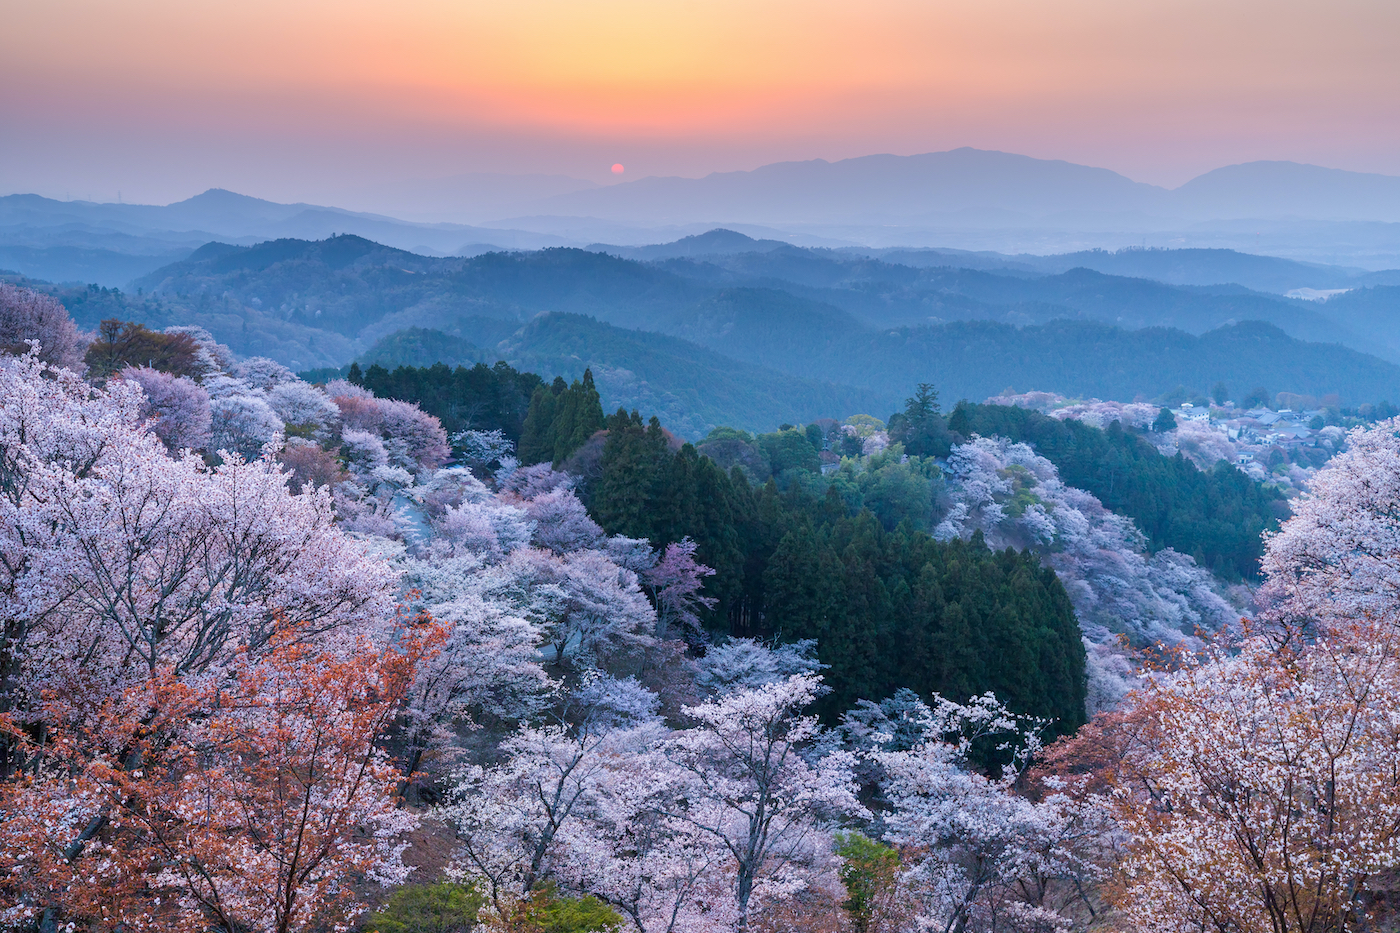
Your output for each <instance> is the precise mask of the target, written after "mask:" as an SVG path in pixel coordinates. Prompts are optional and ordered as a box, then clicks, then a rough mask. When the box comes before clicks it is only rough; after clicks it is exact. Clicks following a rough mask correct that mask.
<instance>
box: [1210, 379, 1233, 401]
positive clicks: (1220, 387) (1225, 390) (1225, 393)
mask: <svg viewBox="0 0 1400 933" xmlns="http://www.w3.org/2000/svg"><path fill="white" fill-rule="evenodd" d="M1210 400H1211V401H1212V402H1214V403H1215V404H1217V405H1224V404H1225V403H1226V402H1228V401H1230V387H1229V386H1227V385H1225V383H1223V382H1217V383H1216V384H1215V388H1213V389H1211V390H1210Z"/></svg>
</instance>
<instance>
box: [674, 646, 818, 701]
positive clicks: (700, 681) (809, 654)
mask: <svg viewBox="0 0 1400 933" xmlns="http://www.w3.org/2000/svg"><path fill="white" fill-rule="evenodd" d="M816 652H817V643H816V641H815V640H814V639H810V638H808V639H803V640H802V641H796V642H789V643H788V644H783V645H765V644H763V643H762V642H758V641H755V640H754V639H752V638H727V639H725V640H724V641H723V642H721V643H720V644H718V645H712V646H710V647H709V648H707V649H706V651H705V656H704V657H702V658H698V659H696V661H695V684H696V686H698V687H699V688H700V689H702V690H704V691H706V692H709V693H715V694H719V693H725V692H729V691H733V690H745V689H752V688H754V687H761V686H764V685H766V684H771V683H774V682H776V681H779V680H786V679H787V678H789V677H792V676H794V675H796V674H815V673H816V672H817V671H819V670H820V669H821V667H822V665H821V664H820V663H819V662H818V661H817V660H816V657H815V655H816Z"/></svg>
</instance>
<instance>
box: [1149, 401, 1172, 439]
mask: <svg viewBox="0 0 1400 933" xmlns="http://www.w3.org/2000/svg"><path fill="white" fill-rule="evenodd" d="M1152 430H1154V431H1156V432H1158V433H1159V434H1161V433H1164V432H1166V431H1175V430H1176V415H1174V414H1172V410H1171V409H1170V408H1167V407H1166V406H1165V405H1164V406H1162V410H1161V411H1159V412H1157V417H1156V419H1155V420H1153V422H1152Z"/></svg>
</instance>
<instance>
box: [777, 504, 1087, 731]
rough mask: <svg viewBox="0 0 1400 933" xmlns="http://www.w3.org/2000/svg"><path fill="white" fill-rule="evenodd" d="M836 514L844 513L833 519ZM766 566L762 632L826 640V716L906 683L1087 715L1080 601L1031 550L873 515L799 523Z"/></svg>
mask: <svg viewBox="0 0 1400 933" xmlns="http://www.w3.org/2000/svg"><path fill="white" fill-rule="evenodd" d="M833 519H834V520H833ZM789 524H790V525H791V530H789V531H787V532H786V533H785V534H784V535H783V537H782V539H781V541H780V542H779V544H778V547H777V548H776V549H775V550H774V552H773V554H772V556H771V557H770V559H769V560H768V562H767V567H766V570H765V572H764V578H763V587H764V591H763V593H764V603H763V607H764V612H763V622H762V624H761V626H760V634H762V635H765V636H772V635H777V634H781V635H782V637H783V638H791V639H800V638H815V639H816V640H817V656H818V658H819V659H820V660H821V661H822V662H823V663H824V664H827V665H829V669H828V670H827V671H826V683H827V685H828V686H829V687H830V688H831V692H830V693H829V694H828V695H827V696H825V697H823V698H822V699H821V700H820V701H819V703H818V708H819V709H820V710H821V712H822V713H823V714H824V715H826V716H835V715H837V714H839V712H840V711H841V710H845V709H849V708H850V707H851V706H852V705H853V704H854V703H855V702H856V701H857V700H860V699H882V698H884V697H888V696H890V695H891V694H892V693H894V691H895V690H897V689H899V688H900V687H908V688H909V689H911V690H914V691H915V692H917V693H919V694H921V695H923V696H928V695H929V694H931V693H935V692H937V693H940V694H943V695H944V696H947V697H950V698H953V699H957V700H966V699H968V698H970V697H972V696H976V695H978V694H981V693H985V692H987V691H992V692H994V693H996V695H997V696H998V697H999V698H1000V699H1001V700H1002V701H1003V702H1005V703H1006V704H1007V705H1008V706H1009V707H1010V708H1012V709H1014V710H1016V711H1017V712H1021V713H1027V714H1030V715H1034V716H1042V717H1046V718H1048V719H1052V720H1053V721H1054V723H1055V726H1054V728H1055V729H1056V731H1057V732H1059V733H1060V734H1068V733H1069V732H1072V731H1074V729H1075V728H1077V727H1078V726H1080V725H1082V724H1083V722H1084V696H1085V682H1084V646H1083V643H1082V642H1081V640H1080V633H1079V624H1078V622H1077V620H1076V619H1075V615H1074V609H1073V607H1072V606H1071V605H1070V602H1069V596H1068V595H1067V594H1066V593H1065V591H1064V588H1063V587H1062V586H1061V585H1060V581H1059V580H1058V579H1057V578H1056V576H1055V574H1054V572H1053V571H1050V570H1047V569H1045V568H1043V567H1041V565H1040V561H1039V559H1038V558H1037V557H1036V556H1035V555H1033V554H1031V553H1030V552H1024V553H1017V552H1015V551H1012V550H1010V549H1008V550H1005V551H1001V552H993V551H991V550H989V549H988V548H987V547H986V545H985V544H983V542H982V540H981V538H980V537H974V538H973V540H972V541H970V542H965V541H956V540H955V541H951V542H948V543H946V544H945V543H940V542H938V541H935V540H933V538H931V537H929V536H928V535H927V534H924V533H922V532H918V531H913V530H910V529H907V528H900V529H897V530H895V531H894V532H892V533H891V532H886V531H885V530H884V528H882V527H881V525H880V523H879V522H878V521H877V520H876V519H875V517H874V516H873V515H872V514H871V513H870V512H868V511H866V512H861V513H860V514H858V515H856V516H854V517H847V516H844V515H842V516H840V517H834V516H832V515H830V514H829V513H828V514H823V513H822V512H821V511H818V510H811V509H809V510H808V516H807V520H806V521H803V520H798V521H791V520H790V521H789Z"/></svg>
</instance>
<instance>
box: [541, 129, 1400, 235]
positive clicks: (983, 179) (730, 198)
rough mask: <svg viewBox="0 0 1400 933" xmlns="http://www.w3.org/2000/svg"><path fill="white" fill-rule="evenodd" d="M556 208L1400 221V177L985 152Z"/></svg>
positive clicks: (676, 183)
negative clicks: (1185, 178) (1152, 174)
mask: <svg viewBox="0 0 1400 933" xmlns="http://www.w3.org/2000/svg"><path fill="white" fill-rule="evenodd" d="M548 204H549V206H550V208H551V210H553V211H557V212H561V213H578V214H586V215H590V216H595V217H600V218H607V219H613V220H629V221H632V222H638V221H641V220H643V219H646V218H650V219H654V220H664V221H667V222H672V223H674V222H678V221H682V220H691V221H693V220H715V221H741V220H742V221H746V222H750V223H773V224H782V223H803V224H811V223H822V224H832V223H878V222H882V221H889V220H895V219H902V220H905V221H926V222H927V221H935V220H943V221H957V220H959V219H960V220H961V221H962V222H965V223H969V222H970V223H974V224H976V225H983V226H985V225H992V224H1002V225H1008V224H1014V223H1015V222H1017V221H1020V222H1025V221H1044V220H1045V219H1051V220H1058V221H1059V222H1062V223H1064V222H1070V221H1074V222H1079V223H1082V222H1084V221H1086V220H1092V221H1097V222H1102V221H1103V220H1104V219H1107V218H1118V219H1120V220H1124V219H1131V218H1133V217H1134V216H1135V215H1137V217H1138V220H1139V221H1141V220H1142V219H1143V218H1145V217H1147V216H1149V215H1156V216H1158V217H1161V218H1176V219H1180V220H1185V221H1188V222H1196V221H1202V220H1230V219H1243V218H1264V219H1272V218H1306V219H1311V220H1323V221H1380V222H1385V223H1395V222H1400V177H1393V176H1388V175H1376V174H1367V173H1361V172H1347V171H1342V170H1339V169H1328V168H1322V167H1319V166H1314V165H1303V164H1299V163H1294V162H1249V163H1244V164H1241V165H1231V166H1226V167H1224V168H1220V169H1216V170H1214V171H1211V172H1207V173H1206V174H1204V175H1201V176H1199V177H1197V178H1195V179H1193V180H1191V181H1190V182H1187V183H1186V184H1184V185H1182V186H1181V187H1179V188H1177V189H1175V190H1170V189H1166V188H1161V187H1157V186H1155V185H1149V184H1145V183H1142V182H1135V181H1132V180H1131V179H1129V178H1126V177H1124V176H1122V175H1119V174H1118V173H1116V172H1113V171H1110V170H1108V169H1103V168H1092V167H1089V166H1084V165H1077V164H1075V163H1071V162H1064V161H1061V160H1051V159H1034V158H1031V157H1030V156H1023V155H1016V154H1014V153H1007V152H997V151H991V150H981V149H971V148H962V149H953V150H950V151H947V152H931V153H922V154H919V155H910V156H895V155H871V156H861V157H858V158H854V159H843V160H841V161H838V162H827V161H825V160H823V159H813V160H811V161H806V162H780V163H775V164H772V165H765V166H761V167H759V168H756V169H753V170H752V171H748V172H716V173H713V174H710V175H706V176H704V177H703V178H643V179H639V180H637V181H632V182H624V183H622V184H618V185H612V186H608V187H604V188H597V189H592V190H588V191H578V192H572V193H569V194H562V195H558V196H555V197H554V198H551V199H550V200H549V202H548Z"/></svg>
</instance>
